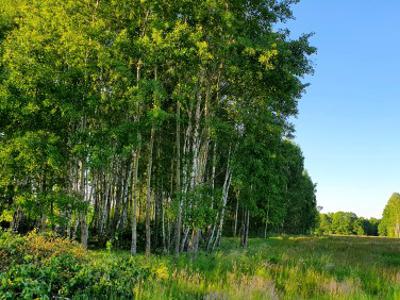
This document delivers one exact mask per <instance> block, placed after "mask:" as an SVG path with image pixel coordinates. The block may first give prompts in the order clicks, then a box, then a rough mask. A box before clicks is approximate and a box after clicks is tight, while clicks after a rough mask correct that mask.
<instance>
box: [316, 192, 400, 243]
mask: <svg viewBox="0 0 400 300" xmlns="http://www.w3.org/2000/svg"><path fill="white" fill-rule="evenodd" d="M315 232H316V233H317V234H343V235H372V236H378V235H379V236H388V237H396V238H400V194H398V193H394V194H393V195H392V196H391V197H390V199H389V201H388V203H387V204H386V206H385V209H384V211H383V215H382V219H376V218H370V219H366V218H362V217H357V215H356V214H355V213H352V212H342V211H339V212H336V213H327V214H322V213H321V214H320V215H319V223H318V227H317V229H316V231H315Z"/></svg>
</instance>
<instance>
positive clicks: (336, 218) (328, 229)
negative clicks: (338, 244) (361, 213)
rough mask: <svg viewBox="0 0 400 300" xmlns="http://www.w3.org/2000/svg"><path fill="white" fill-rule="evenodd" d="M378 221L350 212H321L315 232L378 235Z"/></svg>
mask: <svg viewBox="0 0 400 300" xmlns="http://www.w3.org/2000/svg"><path fill="white" fill-rule="evenodd" d="M379 223H380V220H379V219H376V218H369V219H367V218H363V217H358V216H357V215H356V214H355V213H352V212H343V211H338V212H335V213H327V214H323V213H321V214H320V215H319V225H318V227H317V229H316V233H317V234H342V235H371V236H378V227H379Z"/></svg>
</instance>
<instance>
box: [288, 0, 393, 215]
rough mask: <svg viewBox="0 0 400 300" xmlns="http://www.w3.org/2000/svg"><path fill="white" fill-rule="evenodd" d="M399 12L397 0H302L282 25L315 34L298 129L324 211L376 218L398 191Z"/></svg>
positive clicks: (294, 32) (295, 34) (308, 167)
mask: <svg viewBox="0 0 400 300" xmlns="http://www.w3.org/2000/svg"><path fill="white" fill-rule="evenodd" d="M399 12H400V1H399V0H385V1H372V0H371V1H370V0H302V1H300V3H299V4H297V5H295V6H294V15H295V18H296V20H293V21H290V22H288V23H287V24H286V26H288V27H289V28H290V29H291V31H292V34H293V36H298V35H299V34H300V33H307V32H315V36H314V37H313V38H312V39H311V42H312V44H313V45H314V46H316V47H317V48H318V54H317V55H315V56H314V57H313V59H312V60H313V62H314V65H315V74H314V76H312V77H307V78H306V81H307V82H310V83H311V86H310V87H309V88H308V90H307V93H306V94H305V95H304V96H303V98H302V100H301V101H300V108H299V109H300V114H299V116H298V118H297V119H296V120H295V124H296V130H297V132H296V136H297V137H296V141H297V143H298V144H300V146H301V147H302V149H303V153H304V156H305V159H306V161H305V165H306V168H307V169H308V171H309V173H310V174H311V176H312V177H313V179H314V181H315V182H317V184H318V187H317V188H318V194H317V200H318V205H321V206H323V211H324V212H332V211H338V210H344V211H352V212H355V213H356V214H357V215H360V216H364V217H380V216H381V214H382V211H383V209H384V206H385V204H386V202H387V200H388V198H389V197H390V195H391V194H392V193H393V192H396V191H400V118H399V117H400V17H399Z"/></svg>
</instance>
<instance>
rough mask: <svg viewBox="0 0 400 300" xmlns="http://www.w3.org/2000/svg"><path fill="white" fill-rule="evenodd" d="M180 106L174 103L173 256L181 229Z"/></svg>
mask: <svg viewBox="0 0 400 300" xmlns="http://www.w3.org/2000/svg"><path fill="white" fill-rule="evenodd" d="M180 119H181V105H180V102H179V100H178V101H177V103H176V178H175V180H176V188H175V189H176V197H177V199H178V212H177V218H176V225H175V255H179V249H180V242H181V230H182V229H181V228H182V195H181V193H182V190H181V120H180Z"/></svg>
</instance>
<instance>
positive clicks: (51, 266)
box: [0, 234, 400, 300]
mask: <svg viewBox="0 0 400 300" xmlns="http://www.w3.org/2000/svg"><path fill="white" fill-rule="evenodd" d="M66 243H67V242H66V241H63V240H57V239H52V240H51V241H49V240H48V239H47V240H45V239H44V238H43V237H40V236H38V235H31V236H30V237H24V238H22V237H11V236H10V235H9V234H2V235H0V299H16V298H25V299H33V298H35V297H38V298H41V299H49V298H50V299H51V297H54V296H57V297H60V298H58V299H67V298H68V299H71V298H72V299H208V300H212V299H213V300H217V299H246V300H249V299H400V240H396V239H386V238H378V237H344V236H327V237H272V238H269V239H268V240H264V239H251V240H250V244H249V247H248V249H241V248H239V247H238V246H237V245H238V241H237V240H236V239H224V240H223V243H222V245H221V249H220V250H219V251H218V252H216V253H213V254H207V253H200V254H198V256H197V257H196V258H195V259H194V258H192V257H190V256H181V257H180V258H179V259H175V258H174V257H172V256H171V257H170V256H155V255H154V256H151V257H150V258H146V257H145V256H143V255H138V256H135V257H133V258H132V257H131V256H130V255H129V253H127V252H124V251H89V252H85V251H83V250H82V249H80V248H79V247H78V246H76V245H72V246H71V245H67V244H66Z"/></svg>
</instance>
